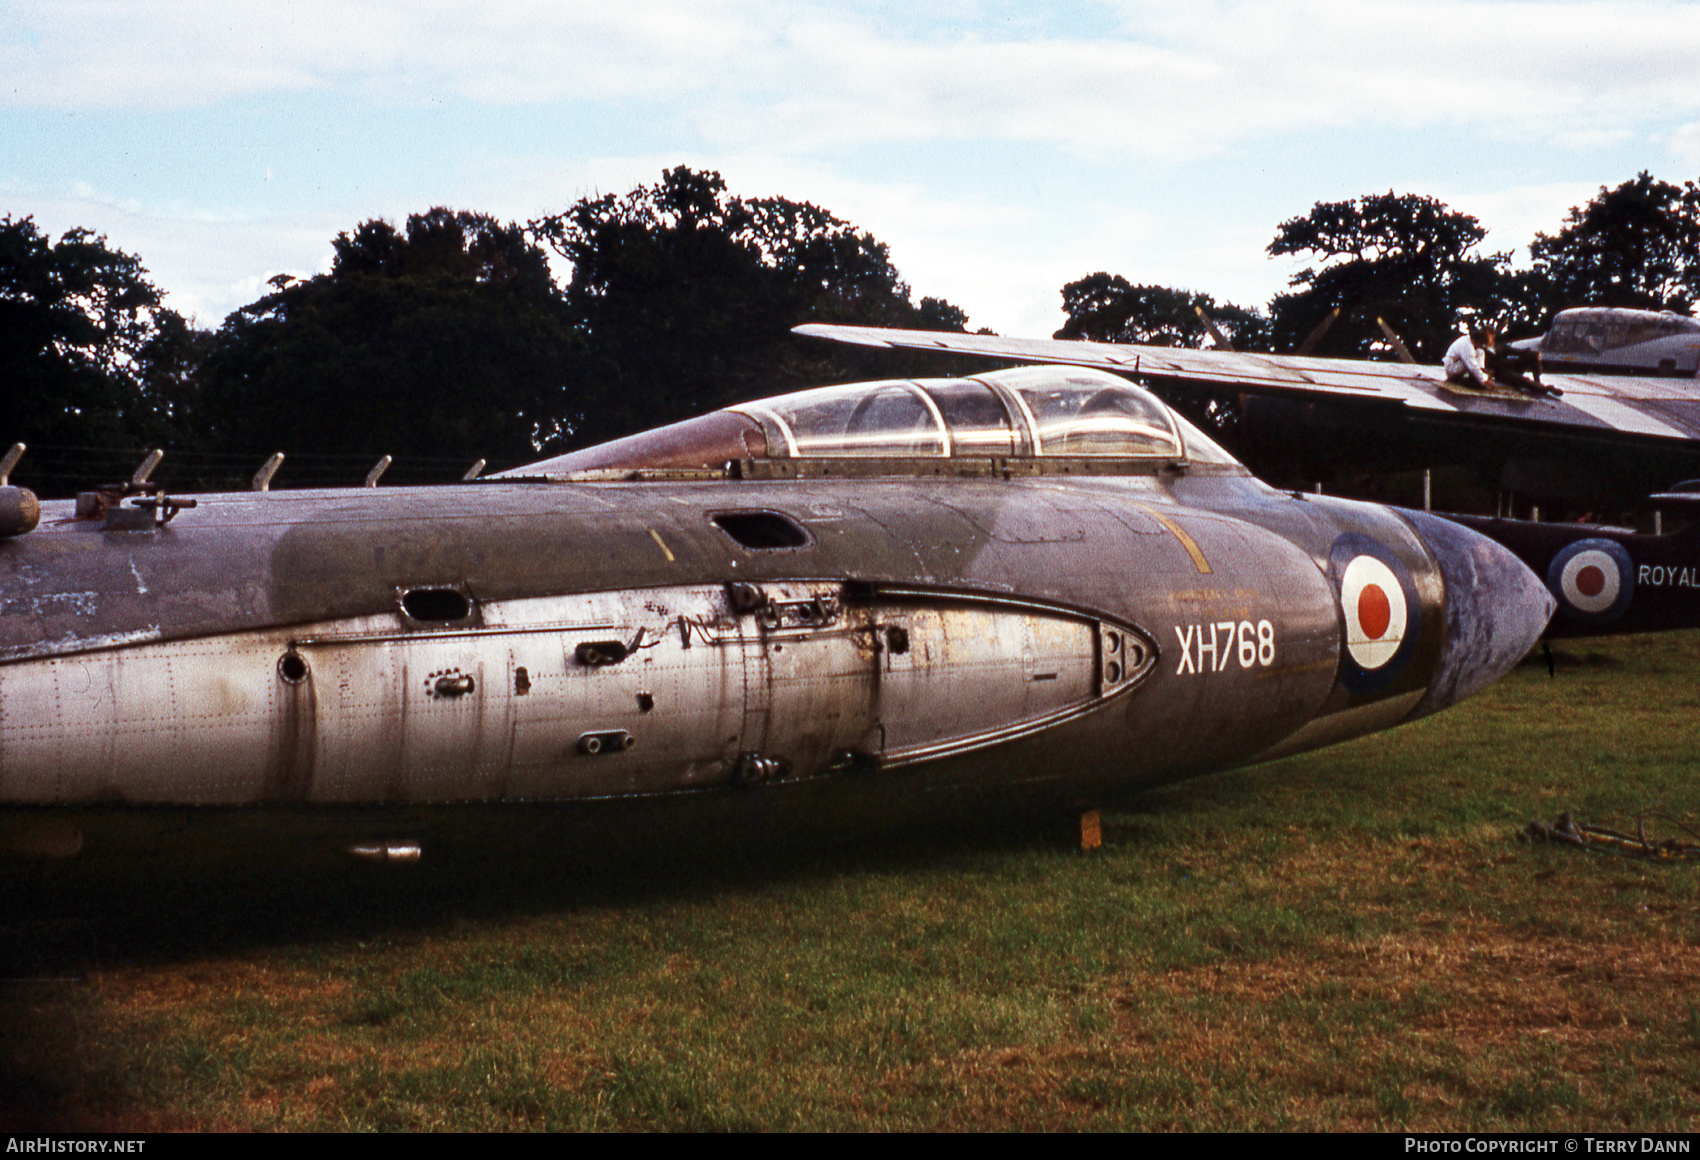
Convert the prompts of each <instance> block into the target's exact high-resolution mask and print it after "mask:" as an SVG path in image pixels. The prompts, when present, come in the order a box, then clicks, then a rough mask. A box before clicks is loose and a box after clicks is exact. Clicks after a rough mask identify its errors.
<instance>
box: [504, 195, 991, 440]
mask: <svg viewBox="0 0 1700 1160" xmlns="http://www.w3.org/2000/svg"><path fill="white" fill-rule="evenodd" d="M531 230H532V233H533V236H534V237H536V238H539V239H541V240H543V241H545V242H547V243H548V244H549V245H550V246H552V247H553V248H554V249H555V250H556V251H557V252H558V253H559V254H561V255H562V256H563V257H565V258H566V259H568V260H569V261H570V262H571V263H572V267H573V275H572V280H571V282H570V283H569V284H568V286H567V288H566V302H567V307H568V309H569V310H570V312H571V314H572V316H573V319H574V323H575V325H576V326H577V328H578V332H579V334H580V335H581V337H582V339H583V357H582V360H581V361H580V363H579V367H578V380H577V381H578V383H579V384H580V390H581V394H580V396H579V397H580V398H582V399H583V400H584V403H585V406H584V407H583V408H582V409H580V410H579V411H577V412H576V413H574V414H572V415H566V416H563V422H562V426H561V427H560V428H559V429H558V431H557V432H556V434H558V436H559V437H560V438H561V440H562V442H563V444H571V445H575V446H578V445H584V444H587V443H593V442H597V441H600V440H602V439H606V438H610V437H614V436H619V435H624V434H628V433H630V432H632V431H636V430H639V429H642V428H644V427H648V426H654V425H657V424H659V423H664V422H672V421H674V420H677V419H682V418H685V417H687V416H690V415H696V414H700V413H702V412H704V411H708V410H712V409H714V408H716V407H720V406H724V405H726V404H728V403H732V402H737V401H739V400H744V399H750V398H756V397H759V396H762V395H768V394H774V393H777V392H782V391H789V390H796V389H798V388H799V387H801V386H808V385H814V384H816V383H820V382H828V381H831V380H833V379H835V378H842V377H851V376H855V375H858V374H865V375H867V376H868V377H876V376H882V375H890V374H894V373H899V372H898V369H897V368H898V365H899V361H900V360H893V359H890V358H887V359H883V360H880V359H876V358H870V357H869V355H868V354H866V353H863V352H858V351H855V350H851V349H849V348H842V347H838V348H835V347H834V346H832V345H831V344H827V343H822V342H819V341H816V340H810V339H800V338H798V337H796V336H794V335H792V334H791V333H790V328H791V327H793V326H796V325H798V324H799V323H804V322H853V323H861V324H865V325H876V326H906V327H917V328H926V329H948V330H961V329H963V326H964V324H965V323H966V320H967V319H966V316H965V315H964V314H963V313H962V311H960V310H958V309H957V308H956V307H954V306H951V305H950V304H949V303H947V302H943V301H941V300H938V299H933V298H924V299H922V301H921V304H920V305H919V306H916V305H914V304H913V303H912V302H911V301H910V296H909V293H910V292H909V287H908V286H907V285H906V284H905V283H904V282H903V281H902V280H901V279H900V278H899V277H898V274H897V270H896V268H895V267H894V266H893V265H892V263H891V257H890V253H889V251H888V250H887V248H886V246H885V245H884V244H883V243H881V242H879V241H876V240H875V239H874V238H873V237H872V236H871V235H869V234H867V233H865V232H863V231H861V230H858V229H856V227H854V226H853V225H851V224H850V223H848V222H845V221H843V220H841V219H839V218H837V217H834V216H833V215H832V214H830V213H828V212H827V211H826V210H824V209H821V208H820V207H819V206H815V205H810V204H807V203H800V202H793V201H788V200H785V199H783V198H741V197H736V196H733V195H732V194H730V193H729V192H728V191H727V188H726V183H725V181H724V180H723V179H722V178H721V176H720V175H719V174H718V173H713V172H701V173H699V172H696V171H693V170H691V169H688V168H685V167H683V166H680V167H678V168H675V169H671V170H668V171H666V172H665V173H664V174H663V175H662V178H661V181H660V182H659V183H657V184H655V185H646V186H640V187H639V188H637V189H634V190H632V191H631V192H630V193H628V194H625V195H624V196H620V197H616V196H614V195H612V194H608V195H604V196H602V197H595V198H585V199H583V200H581V201H579V202H578V203H576V204H575V205H574V206H573V207H572V208H571V209H568V210H567V211H565V212H564V213H559V214H554V215H551V216H549V217H545V218H541V219H539V220H537V221H534V222H532V223H531ZM910 361H914V360H910Z"/></svg>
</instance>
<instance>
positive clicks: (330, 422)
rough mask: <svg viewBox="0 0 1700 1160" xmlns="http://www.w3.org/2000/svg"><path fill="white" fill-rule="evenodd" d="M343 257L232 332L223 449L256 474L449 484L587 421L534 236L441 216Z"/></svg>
mask: <svg viewBox="0 0 1700 1160" xmlns="http://www.w3.org/2000/svg"><path fill="white" fill-rule="evenodd" d="M332 249H333V258H332V265H331V270H330V272H329V273H327V274H321V275H318V276H316V277H313V278H308V279H305V280H296V279H292V278H289V277H287V276H281V275H280V276H279V277H277V278H274V279H272V285H273V288H274V289H273V292H272V293H270V294H267V295H266V296H265V297H263V298H261V299H259V300H258V301H256V302H252V303H250V304H249V305H247V306H244V307H242V308H241V309H240V310H237V311H235V312H234V313H233V314H231V315H230V317H229V318H227V319H225V321H224V325H223V326H222V327H220V328H219V330H218V332H217V334H216V336H215V337H214V339H213V343H212V349H211V351H210V352H209V353H208V354H207V357H206V360H205V363H204V365H203V368H202V372H201V391H202V407H201V417H202V422H203V424H204V427H205V433H206V434H207V436H208V437H209V438H210V439H211V441H212V442H213V443H214V444H216V445H217V446H218V447H219V448H221V449H223V450H225V451H226V452H228V453H231V454H241V455H244V456H246V459H247V460H251V461H252V464H253V465H254V466H257V465H258V463H259V462H260V460H261V459H263V458H264V456H265V455H266V454H267V453H269V452H270V451H272V450H283V451H285V452H286V453H296V452H303V451H305V452H310V453H312V454H314V455H346V456H350V457H369V458H371V459H374V460H375V459H376V458H377V457H378V456H379V455H380V454H391V455H394V456H396V458H397V461H398V462H397V474H396V475H394V476H392V477H391V478H402V479H405V478H406V477H407V474H408V473H407V470H406V469H405V468H406V464H405V463H404V462H403V457H404V456H405V457H410V458H412V459H413V460H415V461H419V460H425V459H437V460H441V461H443V464H444V465H443V466H442V467H440V468H439V469H438V471H439V473H440V472H442V471H447V470H452V467H453V465H454V464H456V463H464V462H470V461H471V460H472V459H474V458H478V457H484V458H487V459H490V460H491V461H492V462H510V463H511V462H515V461H523V460H526V459H530V458H534V457H535V454H536V450H537V447H538V445H539V444H541V443H543V442H546V441H547V440H548V439H549V438H550V437H551V435H552V433H553V432H554V430H555V428H556V426H557V424H558V423H559V422H560V416H562V415H568V414H572V413H573V412H574V409H575V407H576V406H577V402H576V400H574V399H573V398H572V396H571V394H570V391H569V388H568V384H569V381H570V378H571V367H572V365H573V362H574V358H575V355H576V352H577V339H576V336H575V334H574V328H573V326H572V322H571V319H570V317H569V315H568V312H567V309H566V307H565V304H564V303H563V302H562V300H561V297H560V294H559V293H558V290H557V288H556V286H555V283H554V280H553V278H552V276H551V274H550V271H549V262H548V256H547V254H546V253H545V252H544V251H543V250H542V248H541V247H540V246H538V245H537V244H536V243H534V242H532V241H530V240H529V239H528V238H527V237H526V236H525V232H524V230H523V229H522V228H521V227H519V226H517V225H513V224H503V223H501V222H498V221H496V220H495V219H493V218H490V217H488V216H485V215H483V214H476V213H467V212H455V211H451V210H448V209H443V208H436V209H432V210H430V211H428V212H426V213H422V214H414V215H412V216H411V217H409V218H408V219H407V224H406V227H405V231H403V230H398V229H397V228H396V227H394V226H393V225H391V224H390V223H389V222H386V221H380V220H373V221H366V222H362V223H361V224H360V225H358V226H356V227H355V228H354V229H353V230H352V231H349V232H347V233H343V234H339V235H338V236H337V238H336V240H335V241H334V242H333V243H332ZM247 470H250V471H251V470H252V467H249V468H247ZM416 470H417V469H416ZM427 474H430V473H429V472H427Z"/></svg>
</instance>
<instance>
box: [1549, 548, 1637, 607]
mask: <svg viewBox="0 0 1700 1160" xmlns="http://www.w3.org/2000/svg"><path fill="white" fill-rule="evenodd" d="M1547 587H1548V588H1549V589H1551V590H1552V594H1553V595H1554V596H1555V597H1557V598H1558V607H1559V608H1560V609H1561V610H1563V612H1564V615H1565V616H1566V617H1568V618H1569V619H1571V620H1576V621H1580V622H1582V623H1584V624H1605V623H1608V622H1610V621H1613V620H1616V619H1617V618H1618V617H1620V616H1622V615H1623V613H1624V611H1625V610H1626V609H1627V608H1628V607H1629V599H1630V597H1631V596H1632V595H1633V594H1634V591H1635V564H1634V562H1633V561H1632V560H1630V558H1629V553H1628V552H1626V551H1625V550H1624V548H1623V545H1621V544H1619V543H1616V542H1615V541H1613V540H1603V539H1602V540H1577V541H1576V542H1575V543H1574V544H1569V545H1567V546H1566V547H1565V548H1564V550H1563V551H1561V552H1559V553H1558V555H1556V556H1554V557H1553V558H1552V563H1551V564H1549V565H1548V566H1547Z"/></svg>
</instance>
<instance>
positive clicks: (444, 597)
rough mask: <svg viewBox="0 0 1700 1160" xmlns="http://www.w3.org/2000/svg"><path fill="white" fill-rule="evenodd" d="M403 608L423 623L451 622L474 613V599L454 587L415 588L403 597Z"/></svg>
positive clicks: (463, 618) (410, 615)
mask: <svg viewBox="0 0 1700 1160" xmlns="http://www.w3.org/2000/svg"><path fill="white" fill-rule="evenodd" d="M401 610H402V611H403V612H405V613H407V615H408V616H409V617H411V618H412V619H414V620H416V621H418V622H419V623H421V624H451V623H453V622H454V621H457V620H465V619H466V618H467V617H468V616H471V615H472V601H471V600H469V599H468V598H467V595H466V593H464V592H460V591H458V590H456V589H454V588H413V589H409V590H408V593H407V595H405V596H403V597H402V598H401Z"/></svg>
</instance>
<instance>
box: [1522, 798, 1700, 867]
mask: <svg viewBox="0 0 1700 1160" xmlns="http://www.w3.org/2000/svg"><path fill="white" fill-rule="evenodd" d="M1652 818H1657V819H1660V820H1663V821H1666V822H1669V823H1670V824H1671V825H1673V826H1675V827H1676V828H1677V829H1679V830H1681V831H1682V832H1683V833H1685V834H1687V835H1688V836H1689V837H1691V838H1696V839H1700V832H1696V831H1695V829H1694V828H1693V827H1692V826H1690V825H1689V824H1687V823H1686V822H1683V821H1681V820H1680V819H1678V818H1673V817H1671V816H1670V815H1669V814H1663V813H1659V812H1658V811H1656V810H1643V811H1642V812H1641V813H1639V814H1637V815H1635V832H1634V833H1633V834H1626V833H1623V832H1622V831H1621V830H1612V829H1607V828H1606V827H1605V826H1590V825H1587V824H1585V823H1583V822H1578V821H1577V820H1576V818H1575V817H1574V816H1573V815H1572V814H1571V813H1570V811H1569V810H1565V811H1564V812H1563V813H1562V814H1559V815H1558V820H1557V821H1556V822H1554V823H1553V824H1552V825H1550V826H1549V825H1547V824H1546V823H1545V822H1530V823H1529V824H1528V825H1526V826H1524V827H1523V828H1522V829H1521V830H1520V831H1518V833H1517V837H1518V838H1519V839H1520V840H1521V841H1524V842H1529V843H1533V842H1537V841H1541V842H1559V843H1562V844H1564V845H1567V846H1574V847H1576V848H1577V849H1579V850H1590V851H1595V852H1598V853H1609V854H1623V855H1625V856H1626V857H1630V858H1642V859H1645V860H1647V861H1650V862H1669V861H1676V860H1679V859H1680V860H1691V859H1700V841H1693V842H1690V841H1681V840H1678V839H1676V838H1661V839H1654V838H1651V837H1649V836H1648V835H1647V822H1648V820H1649V819H1652Z"/></svg>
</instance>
